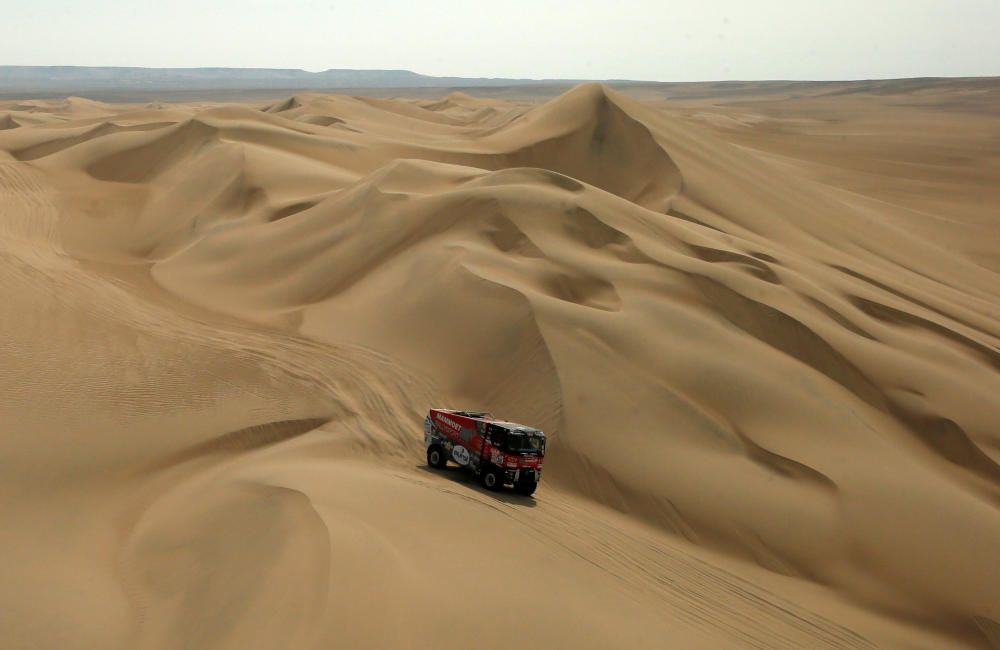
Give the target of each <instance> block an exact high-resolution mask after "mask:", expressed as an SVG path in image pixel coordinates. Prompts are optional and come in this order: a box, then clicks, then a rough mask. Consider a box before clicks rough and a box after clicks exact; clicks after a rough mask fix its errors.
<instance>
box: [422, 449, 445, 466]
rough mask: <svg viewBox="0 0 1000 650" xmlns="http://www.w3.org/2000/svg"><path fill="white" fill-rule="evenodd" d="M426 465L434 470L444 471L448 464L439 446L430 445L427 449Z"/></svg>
mask: <svg viewBox="0 0 1000 650" xmlns="http://www.w3.org/2000/svg"><path fill="white" fill-rule="evenodd" d="M427 464H428V465H430V466H431V467H433V468H434V469H444V467H445V465H447V464H448V457H447V456H445V455H444V449H442V448H441V447H440V446H439V445H431V446H430V447H428V448H427Z"/></svg>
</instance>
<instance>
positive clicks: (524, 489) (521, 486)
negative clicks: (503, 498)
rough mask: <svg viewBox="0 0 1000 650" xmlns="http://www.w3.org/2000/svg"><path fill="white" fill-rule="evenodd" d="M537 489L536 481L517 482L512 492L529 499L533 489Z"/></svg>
mask: <svg viewBox="0 0 1000 650" xmlns="http://www.w3.org/2000/svg"><path fill="white" fill-rule="evenodd" d="M537 487H538V482H537V481H518V482H517V483H515V484H514V491H515V492H517V493H518V494H523V495H524V496H526V497H530V496H531V495H532V494H534V493H535V488H537Z"/></svg>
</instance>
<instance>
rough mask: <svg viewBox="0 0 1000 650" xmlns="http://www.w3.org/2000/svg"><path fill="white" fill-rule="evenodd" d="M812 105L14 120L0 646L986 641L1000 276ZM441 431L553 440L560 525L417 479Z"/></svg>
mask: <svg viewBox="0 0 1000 650" xmlns="http://www.w3.org/2000/svg"><path fill="white" fill-rule="evenodd" d="M883 91H884V89H882V87H881V86H880V87H879V92H878V93H875V95H873V96H869V97H866V98H864V101H867V102H869V103H871V104H872V105H879V106H883V104H876V103H877V102H881V101H883V100H882V99H878V97H881V95H882V93H883ZM859 92H860V91H859ZM899 92H904V93H905V92H910V91H908V90H906V89H900V91H899ZM890 99H891V98H890ZM817 101H819V100H816V99H815V98H809V99H808V101H806V103H805V104H804V105H803V107H799V105H798V104H794V103H792V104H787V105H782V106H790V107H791V108H786V109H784V110H788V111H791V112H792V113H794V111H795V110H800V111H803V112H805V113H806V114H808V115H810V116H812V117H811V118H810V119H805V118H796V117H794V116H782V115H781V114H779V115H778V116H777V117H767V118H766V119H764V118H763V117H755V116H753V115H749V116H748V115H747V114H746V111H747V110H748V109H747V108H746V106H744V105H743V104H739V103H735V104H732V105H728V104H726V103H725V102H710V103H708V104H706V105H700V104H698V103H696V102H695V103H690V104H677V103H675V104H668V103H662V102H657V101H652V100H639V99H637V98H635V97H631V96H628V95H626V94H624V93H621V92H616V91H614V90H611V89H609V88H606V87H604V86H601V85H599V84H585V85H583V86H579V87H577V88H575V89H573V90H571V91H569V92H567V93H565V94H564V95H561V96H559V97H557V98H555V99H552V100H550V101H548V102H546V103H542V104H534V103H531V102H521V101H518V102H508V101H501V100H495V99H484V98H481V97H471V96H469V95H466V94H463V93H459V92H455V93H452V94H450V95H448V96H446V97H444V98H442V99H436V100H425V99H419V100H406V99H372V98H362V97H346V96H334V95H322V94H318V93H303V94H299V95H296V96H294V97H290V98H284V99H279V100H276V101H273V102H268V103H262V104H260V105H240V104H214V103H207V102H206V103H192V104H175V105H164V106H155V105H148V106H147V105H142V106H139V105H121V106H119V105H113V104H105V103H99V102H93V101H90V100H83V99H78V98H70V99H68V100H65V101H61V102H54V101H53V102H20V103H14V102H8V103H6V104H5V103H0V111H2V112H4V113H5V117H4V118H3V120H2V121H0V212H2V214H4V219H3V221H2V224H3V226H2V227H3V228H4V232H3V235H4V236H3V239H2V241H0V287H2V289H3V292H4V296H5V298H6V300H7V303H8V306H7V309H5V310H4V312H3V314H2V315H0V331H2V332H3V333H4V335H5V339H4V340H5V342H4V343H2V344H0V350H2V351H3V353H4V357H5V363H4V364H3V367H2V369H0V390H3V391H4V393H3V394H4V395H5V397H4V398H3V399H2V400H0V416H2V420H0V421H3V422H4V423H7V426H5V427H3V428H0V452H2V455H3V457H4V459H5V460H4V463H5V465H6V466H7V467H8V469H9V470H10V471H7V472H5V473H4V474H3V477H2V478H0V498H2V499H3V502H4V503H6V504H8V505H9V508H10V512H11V513H12V516H22V517H24V519H23V521H24V523H23V525H21V526H18V527H17V528H16V529H11V530H8V531H6V532H4V533H2V534H0V549H3V550H5V552H6V553H5V554H6V555H7V557H8V560H7V562H8V563H9V564H11V565H15V564H17V565H18V568H17V570H16V571H14V572H13V573H12V577H11V578H10V580H9V582H8V583H7V584H8V586H7V587H0V609H2V610H4V611H9V612H12V613H13V616H12V617H5V619H4V620H3V621H0V635H2V636H4V637H5V638H14V639H20V640H23V642H24V643H29V644H31V645H34V646H36V647H55V646H56V645H58V646H59V647H64V648H72V647H81V648H82V647H95V645H99V646H101V647H140V648H161V647H162V648H167V647H218V648H227V647H234V648H235V647H248V646H249V647H277V646H279V645H280V646H282V647H329V646H330V645H349V646H351V647H372V648H375V647H428V646H433V647H467V646H468V643H469V639H470V638H475V639H479V640H480V641H481V644H480V645H481V646H482V647H493V645H495V646H497V647H499V646H501V645H506V644H507V641H505V640H504V638H502V637H499V636H497V637H483V636H482V635H483V631H482V629H481V627H482V626H481V622H482V619H483V612H482V609H481V607H480V605H479V603H482V602H491V603H493V606H495V607H496V608H498V612H499V614H500V615H501V617H504V618H509V617H516V620H518V621H519V622H520V625H521V626H522V628H523V634H524V635H525V638H528V639H531V640H532V641H534V642H535V643H536V644H538V645H541V646H542V647H546V646H549V647H564V646H565V645H566V644H567V643H572V644H575V645H576V646H578V647H594V648H603V647H663V645H664V644H667V645H676V646H678V647H719V648H723V647H726V648H729V647H775V648H802V647H816V648H820V647H829V648H872V647H919V648H936V647H943V646H945V645H947V646H949V647H969V648H975V647H980V648H984V647H990V645H991V644H995V643H996V629H997V626H998V622H1000V611H998V609H997V606H998V605H997V604H998V603H1000V573H998V571H1000V563H998V562H996V559H997V554H996V549H997V548H1000V516H998V512H997V508H998V505H1000V466H998V463H1000V437H998V436H1000V433H998V432H1000V428H998V426H997V425H998V423H1000V402H998V401H997V399H996V395H997V394H1000V282H998V280H1000V275H998V273H997V271H996V270H995V269H994V268H992V266H991V263H990V258H989V257H988V256H984V255H983V254H982V249H981V247H980V246H979V244H976V245H972V244H971V243H970V240H969V239H968V238H967V233H966V232H965V231H964V230H962V229H959V230H958V231H957V232H956V233H955V234H954V235H952V233H951V230H950V225H949V224H950V221H949V220H948V219H946V218H945V217H946V215H944V214H942V215H940V216H941V218H940V219H937V220H933V219H928V217H927V214H925V213H922V212H921V213H917V212H914V211H912V210H910V209H909V208H905V207H904V206H903V204H901V203H900V204H897V203H893V202H892V201H890V200H889V197H888V196H886V195H883V194H879V191H878V190H871V192H873V193H872V194H870V195H866V194H864V192H861V191H859V190H861V189H863V188H862V187H861V186H859V185H858V183H860V181H858V180H857V178H854V179H853V180H852V181H851V183H847V182H845V181H844V180H843V177H844V172H843V171H837V170H838V169H840V168H838V167H837V166H836V165H833V164H826V163H823V164H826V167H822V166H821V165H820V162H821V161H824V160H827V161H829V160H835V161H839V163H838V164H840V163H842V161H843V160H844V159H845V157H846V156H848V155H850V151H849V150H848V151H846V152H838V153H837V155H836V156H833V154H831V153H829V152H827V150H826V149H823V147H827V146H830V145H826V144H825V140H824V137H825V136H824V135H822V133H825V131H824V129H832V128H836V125H837V124H846V126H845V127H844V128H851V124H852V123H851V121H850V120H844V119H840V118H829V119H821V117H822V115H823V113H822V112H820V109H819V108H816V102H817ZM822 101H826V102H829V105H828V106H827V105H823V106H825V108H823V110H826V111H829V112H830V114H831V115H835V114H836V110H846V109H843V108H841V107H842V106H846V107H848V108H850V109H851V110H858V109H857V105H856V104H855V103H854V102H860V101H862V100H861V99H857V98H856V97H855V95H854V94H851V95H849V96H847V97H844V96H842V95H839V94H836V93H834V94H833V95H831V97H830V98H828V99H825V100H822ZM885 101H889V100H885ZM838 102H843V104H841V103H838ZM767 106H768V104H767V103H766V102H765V103H761V104H760V105H759V106H758V108H757V110H762V111H764V110H767ZM883 107H884V110H896V111H898V117H899V120H901V121H905V120H907V119H910V120H913V121H914V123H917V124H924V123H925V121H926V117H925V115H924V114H923V113H921V112H920V111H922V110H939V109H924V108H914V107H900V108H894V107H893V106H889V105H884V106H883ZM810 111H811V112H810ZM706 115H708V116H709V117H711V119H707V118H706ZM859 115H863V114H860V113H859ZM942 115H944V117H942V118H941V119H942V120H945V122H944V124H945V125H947V124H950V123H949V122H947V120H946V119H945V118H946V117H947V113H943V114H942ZM720 116H722V117H725V118H726V119H721V117H720ZM817 116H820V117H817ZM765 117H766V116H765ZM852 119H855V120H861V119H864V118H863V117H852ZM956 119H957V118H956ZM982 119H983V120H985V121H984V122H983V124H984V125H987V126H992V127H993V128H997V127H998V125H997V124H996V122H995V120H993V121H988V120H989V119H991V118H989V117H988V116H986V117H983V118H982ZM4 124H7V125H14V126H6V127H5V126H3V125H4ZM956 124H957V122H956ZM15 127H16V128H15ZM886 128H889V127H886ZM940 128H941V129H942V131H941V133H942V134H943V135H939V136H938V137H944V136H946V135H947V134H948V133H949V131H948V130H947V126H942V127H940ZM955 128H956V129H958V127H955ZM983 128H985V127H983ZM771 129H774V130H775V132H774V133H772V132H771ZM794 129H800V130H801V134H800V139H799V140H796V141H795V143H794V145H792V144H785V143H786V140H785V139H784V137H785V136H784V134H785V133H786V132H787V131H789V130H794ZM810 129H818V130H819V131H820V132H821V134H820V135H818V136H815V138H816V139H811V138H813V136H812V131H810ZM994 132H996V131H994ZM893 137H896V136H893V135H892V134H890V136H887V138H888V140H890V141H891V142H896V140H893V139H892V138H893ZM956 137H957V136H956ZM813 142H816V143H818V144H816V145H815V147H817V149H816V150H807V148H808V146H810V143H813ZM955 146H958V145H955ZM783 147H789V149H788V150H786V149H784V148H783ZM792 148H794V150H792ZM908 151H913V152H916V151H919V149H918V148H916V147H913V148H912V149H908ZM969 151H970V152H972V151H973V150H972V149H970V150H969ZM976 151H978V150H976ZM791 154H794V155H795V156H798V157H799V159H803V160H805V159H808V158H809V156H813V157H814V158H815V159H816V160H817V161H819V162H817V163H816V165H812V164H811V163H803V164H802V166H801V168H800V167H798V166H796V165H795V164H792V163H791V162H789V161H790V160H791V158H790V156H791ZM914 155H916V154H914ZM926 155H927V156H928V157H931V158H933V157H934V156H935V155H937V154H936V153H935V152H934V151H932V150H930V149H928V152H927V154H926ZM969 155H970V156H972V155H973V153H969ZM983 155H985V154H983ZM824 156H829V158H825V157H824ZM858 160H859V162H858V165H859V166H860V167H865V166H868V167H870V168H871V170H872V171H873V172H877V171H879V170H880V169H881V168H880V167H879V165H880V164H882V161H879V160H878V159H875V158H870V157H867V156H866V155H862V154H858ZM977 160H978V161H979V162H977V163H976V164H978V165H980V167H981V170H980V172H979V173H981V174H984V175H985V176H984V177H986V178H992V179H994V180H995V179H1000V168H997V167H996V161H995V160H992V162H991V159H989V158H982V159H981V160H980V159H977ZM917 162H919V161H917ZM917 162H915V163H914V164H915V165H916V164H917ZM885 165H888V167H887V168H889V169H891V171H892V173H894V174H902V175H905V174H906V173H910V172H904V171H901V170H900V168H899V167H897V166H894V165H893V164H892V163H891V161H890V162H885ZM990 165H993V166H992V167H990ZM865 173H867V172H865ZM912 173H913V174H915V175H916V176H917V177H918V178H919V176H920V174H921V173H922V172H921V171H919V170H917V171H913V172H912ZM953 177H954V180H953V182H955V183H958V184H964V183H967V182H968V181H967V179H966V178H965V176H963V174H962V172H961V171H956V172H955V173H954V174H953ZM911 183H913V185H912V186H913V187H916V186H917V185H916V184H915V183H916V180H912V179H911ZM984 191H985V190H984ZM935 196H937V195H936V194H935ZM935 200H940V199H935ZM956 201H957V202H958V199H956ZM882 204H884V205H885V207H880V206H881V205H882ZM938 205H943V204H938ZM991 207H993V208H995V207H996V204H989V203H988V204H986V205H984V207H983V208H982V213H975V216H974V218H973V217H971V216H970V217H969V218H968V221H969V223H975V226H974V227H975V228H984V229H985V230H983V232H988V227H992V228H993V229H994V230H993V231H992V232H993V233H994V235H995V233H996V232H1000V224H998V223H996V214H997V213H995V212H994V213H993V215H992V217H991V216H990V215H989V214H988V213H989V212H990V208H991ZM935 209H936V208H935ZM959 209H960V211H961V210H965V211H966V214H973V213H972V212H969V210H971V209H970V208H969V207H968V205H966V204H964V203H962V205H961V206H960V208H959ZM970 227H972V226H970ZM46 405H49V406H48V407H46ZM431 405H442V406H471V407H477V408H485V409H488V410H491V411H494V412H496V413H499V414H503V415H504V416H505V417H509V418H511V419H514V420H518V421H525V422H529V423H531V424H534V425H536V426H539V427H541V428H543V429H545V430H546V431H547V432H548V433H549V434H550V436H551V446H550V454H549V458H548V459H547V460H548V462H547V469H546V473H547V474H548V476H547V477H546V479H545V481H544V484H543V488H542V489H540V490H539V492H538V494H537V495H536V497H537V498H536V499H522V498H519V497H512V496H511V497H500V498H497V497H495V496H494V495H492V494H490V493H485V492H481V491H479V490H477V489H476V488H475V487H474V486H472V485H471V484H470V483H469V480H468V479H463V477H462V476H461V475H459V474H458V473H457V472H448V473H446V474H445V475H444V476H441V475H437V474H434V473H429V472H427V471H426V470H424V469H423V468H422V467H421V465H422V461H421V457H422V449H421V439H420V435H421V418H422V416H423V413H424V412H425V411H426V408H427V407H428V406H431ZM46 450H48V451H46ZM17 494H23V495H25V496H20V497H18V496H15V495H17ZM78 513H87V522H86V523H85V524H82V523H80V522H79V514H78ZM43 530H64V531H67V532H66V536H65V538H64V539H63V540H62V541H58V540H56V539H46V541H45V542H44V543H42V544H40V545H38V546H37V548H30V546H32V540H35V539H37V538H38V537H39V535H41V531H43ZM46 537H48V536H46ZM60 545H62V548H63V550H62V552H61V551H60ZM456 545H467V547H468V548H477V549H483V548H487V549H490V552H489V554H488V562H487V563H486V566H484V564H483V560H482V557H481V556H479V555H476V554H468V553H462V552H460V551H458V550H456ZM449 549H450V550H449ZM57 556H58V560H57V561H56V560H54V559H53V558H56V557H57ZM429 558H433V559H431V560H430V561H429ZM442 564H444V565H445V566H442ZM74 575H79V576H81V577H80V578H79V580H80V581H81V583H80V584H84V585H85V587H83V588H82V589H84V592H81V593H85V594H86V595H87V600H88V604H86V605H81V604H80V603H78V602H76V601H75V600H74V599H73V598H71V597H70V596H69V595H68V594H69V593H71V589H72V585H74V584H77V583H75V582H74V578H73V577H72V576H74ZM511 575H518V576H522V579H523V581H524V585H525V587H526V589H525V590H524V595H523V596H522V597H520V598H493V597H494V596H496V595H497V594H498V592H499V593H503V592H505V591H506V581H507V576H511ZM470 576H471V578H470ZM51 593H58V594H61V596H60V597H58V598H49V597H48V594H51ZM442 602H447V603H449V605H448V606H449V607H450V608H452V609H451V611H452V612H453V614H452V615H450V616H449V617H446V618H445V619H442V617H441V616H440V615H439V607H440V605H439V604H440V603H442ZM42 620H56V621H60V623H59V624H53V625H48V626H46V627H45V629H41V628H40V627H39V625H40V621H42ZM112 621H114V623H111V622H112ZM477 621H478V622H477ZM491 644H492V645H491Z"/></svg>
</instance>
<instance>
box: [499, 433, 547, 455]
mask: <svg viewBox="0 0 1000 650" xmlns="http://www.w3.org/2000/svg"><path fill="white" fill-rule="evenodd" d="M507 451H512V452H514V453H530V454H535V453H545V440H544V438H542V437H541V436H528V435H525V434H523V433H511V434H510V435H508V436H507Z"/></svg>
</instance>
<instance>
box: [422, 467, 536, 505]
mask: <svg viewBox="0 0 1000 650" xmlns="http://www.w3.org/2000/svg"><path fill="white" fill-rule="evenodd" d="M415 467H416V468H417V469H418V470H420V471H421V472H424V473H425V474H431V475H433V476H440V477H442V478H445V479H448V480H449V481H451V482H452V483H457V484H459V485H464V486H465V487H467V488H470V489H473V490H475V491H476V492H479V493H480V494H482V495H485V496H489V497H493V498H494V499H496V500H497V501H503V502H504V503H509V504H510V505H512V506H521V507H522V508H534V507H535V506H537V505H538V502H537V501H536V500H535V497H533V496H530V497H526V496H522V495H520V494H516V493H514V492H511V491H510V490H509V489H507V488H504V489H503V490H502V491H500V492H493V491H491V490H487V489H486V488H484V487H483V486H481V485H480V484H479V483H478V482H477V481H476V477H475V476H474V475H473V474H472V473H471V472H467V471H465V470H464V469H461V468H459V467H446V468H444V469H441V470H437V469H431V468H430V467H428V466H427V465H423V464H419V465H416V466H415ZM538 489H540V490H541V489H544V484H539V488H538Z"/></svg>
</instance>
